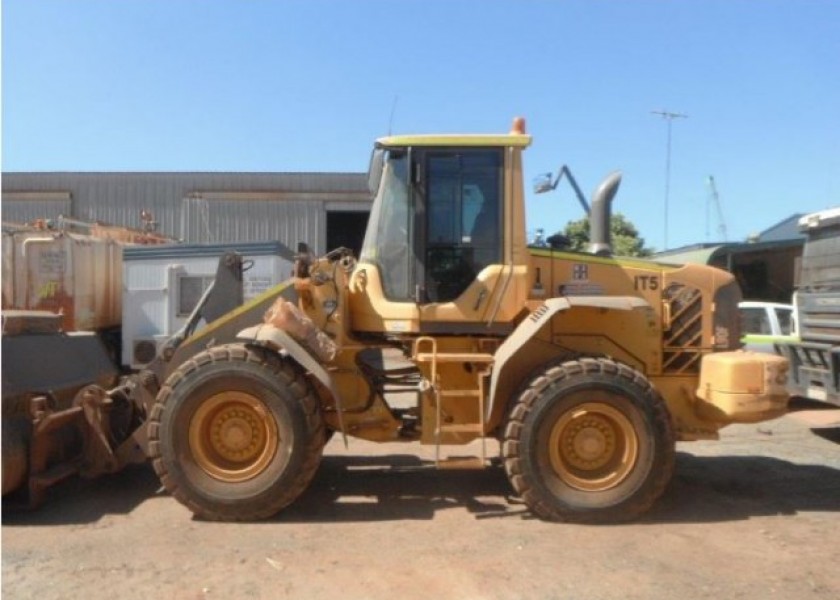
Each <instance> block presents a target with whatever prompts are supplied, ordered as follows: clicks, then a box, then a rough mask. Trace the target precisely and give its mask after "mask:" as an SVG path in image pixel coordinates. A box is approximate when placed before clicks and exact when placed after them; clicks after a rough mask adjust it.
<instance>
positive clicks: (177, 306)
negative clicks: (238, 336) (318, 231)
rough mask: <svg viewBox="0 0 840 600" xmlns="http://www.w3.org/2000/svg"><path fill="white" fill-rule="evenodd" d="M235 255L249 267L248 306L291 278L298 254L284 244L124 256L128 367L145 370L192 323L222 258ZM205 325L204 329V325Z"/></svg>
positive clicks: (164, 249) (134, 251)
mask: <svg viewBox="0 0 840 600" xmlns="http://www.w3.org/2000/svg"><path fill="white" fill-rule="evenodd" d="M230 251H235V252H237V253H239V254H240V255H242V257H243V259H244V260H245V261H246V267H248V264H249V263H250V267H248V268H247V270H246V271H245V272H244V273H243V276H242V283H243V288H244V290H243V291H244V297H245V301H246V302H247V301H248V300H250V299H251V298H254V297H256V296H258V295H259V294H261V293H262V292H265V291H266V290H268V289H269V288H271V287H273V286H275V285H277V284H278V283H281V282H283V281H285V280H286V279H288V278H289V277H290V276H291V273H292V264H293V262H294V254H293V252H292V251H291V250H290V249H289V248H288V247H286V246H285V245H283V244H281V243H280V242H258V243H242V244H201V245H177V246H149V247H138V248H126V249H125V251H124V253H123V306H122V308H123V323H122V364H123V365H125V366H128V367H131V368H133V369H139V368H141V367H143V365H145V364H147V363H148V362H149V361H151V360H152V358H154V356H155V355H156V353H157V351H158V350H159V349H160V347H161V345H162V344H163V342H165V341H166V340H167V339H168V338H169V337H170V336H171V335H172V334H174V333H176V332H177V331H178V330H179V329H181V327H183V325H184V324H185V323H186V320H187V317H188V316H189V314H190V313H191V312H192V310H193V308H195V305H196V303H197V302H198V300H199V298H200V297H201V294H202V293H203V292H204V290H205V289H206V288H207V286H208V285H209V284H210V282H211V281H213V278H214V277H215V275H216V269H217V268H218V266H219V258H220V257H221V256H222V255H223V254H224V253H225V252H230ZM202 325H203V324H202Z"/></svg>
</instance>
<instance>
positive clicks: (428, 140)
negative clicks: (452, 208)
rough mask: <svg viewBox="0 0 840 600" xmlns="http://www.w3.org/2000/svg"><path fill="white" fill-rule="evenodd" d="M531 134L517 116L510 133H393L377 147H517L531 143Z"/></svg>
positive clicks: (523, 146) (522, 120)
mask: <svg viewBox="0 0 840 600" xmlns="http://www.w3.org/2000/svg"><path fill="white" fill-rule="evenodd" d="M530 143H531V136H530V135H528V134H526V133H525V119H523V118H522V117H516V118H515V119H514V120H513V126H512V127H511V130H510V133H501V134H427V135H393V136H388V137H382V138H379V139H378V140H376V147H377V148H405V147H408V146H451V147H463V146H476V147H488V146H490V147H493V146H497V147H503V148H507V147H511V146H513V147H516V148H525V147H526V146H528V145H530Z"/></svg>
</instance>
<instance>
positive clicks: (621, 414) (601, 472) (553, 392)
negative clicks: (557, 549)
mask: <svg viewBox="0 0 840 600" xmlns="http://www.w3.org/2000/svg"><path fill="white" fill-rule="evenodd" d="M502 452H503V458H504V464H505V471H506V472H507V475H508V478H509V479H510V482H511V484H512V485H513V487H514V489H515V490H516V492H517V493H519V494H520V496H521V497H522V498H523V500H524V501H525V503H526V504H527V505H528V507H529V508H530V509H531V510H532V511H533V512H534V513H535V514H536V515H538V516H539V517H541V518H543V519H547V520H552V521H574V522H586V523H603V522H619V521H626V520H629V519H633V518H635V517H637V516H639V515H640V514H642V513H643V512H645V511H646V510H647V509H648V508H649V507H650V506H651V505H652V504H653V502H654V501H655V500H656V499H657V498H658V497H659V496H660V495H661V494H662V492H663V491H664V490H665V487H666V486H667V484H668V482H669V481H670V478H671V475H672V473H673V469H674V459H675V454H676V450H675V437H674V432H673V428H672V426H671V420H670V417H669V414H668V410H667V408H666V406H665V403H664V401H663V400H662V398H661V397H660V396H659V394H658V393H657V392H656V391H655V390H654V389H653V387H652V386H651V385H650V383H649V382H648V380H647V379H646V378H645V377H644V376H643V375H642V374H641V373H639V372H638V371H635V370H633V369H631V368H630V367H627V366H626V365H622V364H620V363H617V362H615V361H612V360H610V359H605V358H598V359H595V358H582V359H580V360H573V361H567V362H564V363H562V364H559V365H553V366H550V367H548V368H547V369H545V370H544V371H543V372H542V373H540V374H538V375H537V376H536V377H535V378H534V379H533V380H532V381H531V382H530V384H529V385H528V387H527V388H525V390H524V391H523V392H522V393H521V395H520V396H519V398H518V400H517V402H516V404H515V405H514V407H513V409H512V411H511V415H510V419H509V420H508V423H507V426H506V428H505V439H504V443H503V446H502Z"/></svg>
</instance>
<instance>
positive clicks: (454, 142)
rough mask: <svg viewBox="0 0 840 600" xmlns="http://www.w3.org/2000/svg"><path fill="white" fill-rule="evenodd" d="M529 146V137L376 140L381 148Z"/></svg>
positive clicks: (392, 138)
mask: <svg viewBox="0 0 840 600" xmlns="http://www.w3.org/2000/svg"><path fill="white" fill-rule="evenodd" d="M530 144H531V136H530V135H519V134H515V135H505V134H489V135H452V134H440V135H435V134H432V135H393V136H389V137H382V138H379V139H378V140H376V145H377V146H379V147H383V148H393V147H406V146H483V147H488V146H516V147H519V148H524V147H526V146H528V145H530Z"/></svg>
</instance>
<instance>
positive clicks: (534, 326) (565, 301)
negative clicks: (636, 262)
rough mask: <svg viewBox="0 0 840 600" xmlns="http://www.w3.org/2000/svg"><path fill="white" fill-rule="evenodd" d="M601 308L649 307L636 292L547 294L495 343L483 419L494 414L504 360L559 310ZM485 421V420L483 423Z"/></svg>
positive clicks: (489, 417)
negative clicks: (589, 294)
mask: <svg viewBox="0 0 840 600" xmlns="http://www.w3.org/2000/svg"><path fill="white" fill-rule="evenodd" d="M583 307H586V308H605V309H608V310H626V311H632V310H636V309H639V308H650V303H649V302H648V301H647V300H645V299H644V298H639V297H637V296H564V297H562V298H549V299H548V300H546V301H545V302H543V304H542V305H541V306H540V307H539V308H537V309H536V310H535V311H534V312H532V313H531V314H530V315H528V317H527V318H526V319H525V320H524V321H522V322H521V323H520V324H519V325H518V326H517V328H516V329H515V330H514V331H513V333H512V334H511V335H510V336H508V338H507V339H506V340H505V341H504V342H503V343H502V345H501V346H499V349H498V350H497V351H496V354H495V361H494V364H495V366H494V368H493V373H492V374H491V376H490V395H489V402H488V406H487V409H486V411H485V413H484V414H485V415H487V416H486V417H485V419H487V420H488V421H489V420H490V419H492V418H493V415H494V414H495V413H494V412H493V411H494V409H495V408H496V403H497V398H496V396H497V389H498V386H499V381H500V380H501V379H502V376H503V375H504V370H505V365H506V363H507V362H508V361H509V360H510V359H511V358H512V357H514V356H515V355H516V353H517V352H519V350H520V349H521V348H522V347H523V346H524V345H525V344H527V343H528V341H529V340H531V338H533V337H534V336H535V335H536V334H537V333H538V332H539V331H540V330H541V329H542V328H543V327H545V326H546V325H547V324H548V323H550V322H551V319H552V318H553V317H554V315H556V314H557V313H559V312H562V311H564V310H569V309H571V308H583ZM485 424H487V423H485Z"/></svg>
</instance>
